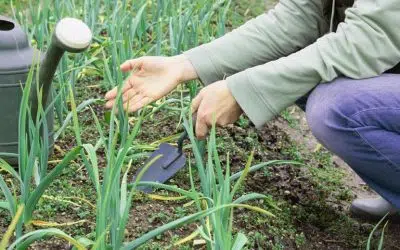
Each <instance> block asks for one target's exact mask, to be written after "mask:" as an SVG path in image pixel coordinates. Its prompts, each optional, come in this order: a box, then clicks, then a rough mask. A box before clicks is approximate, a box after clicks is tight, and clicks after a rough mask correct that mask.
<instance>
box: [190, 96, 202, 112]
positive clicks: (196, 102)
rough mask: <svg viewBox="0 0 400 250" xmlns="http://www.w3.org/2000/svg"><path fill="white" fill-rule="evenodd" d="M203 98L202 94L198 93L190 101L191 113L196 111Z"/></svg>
mask: <svg viewBox="0 0 400 250" xmlns="http://www.w3.org/2000/svg"><path fill="white" fill-rule="evenodd" d="M202 100H203V95H202V94H201V93H200V94H198V95H197V96H196V97H195V98H194V99H193V101H192V107H191V109H192V113H196V111H197V110H198V109H199V106H200V103H201V101H202Z"/></svg>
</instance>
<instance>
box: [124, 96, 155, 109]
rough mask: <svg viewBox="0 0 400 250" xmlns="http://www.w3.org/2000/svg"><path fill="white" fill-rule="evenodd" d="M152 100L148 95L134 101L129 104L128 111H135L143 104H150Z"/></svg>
mask: <svg viewBox="0 0 400 250" xmlns="http://www.w3.org/2000/svg"><path fill="white" fill-rule="evenodd" d="M151 102H152V99H151V98H149V97H147V96H146V97H143V98H142V99H140V100H138V101H136V102H135V103H132V105H129V109H128V111H129V112H136V111H138V110H139V109H141V108H143V107H144V106H146V105H148V104H150V103H151Z"/></svg>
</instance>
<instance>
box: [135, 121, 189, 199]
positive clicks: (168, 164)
mask: <svg viewBox="0 0 400 250" xmlns="http://www.w3.org/2000/svg"><path fill="white" fill-rule="evenodd" d="M194 120H195V119H194ZM187 139H189V136H188V132H187V131H186V129H185V131H184V132H183V133H182V135H181V136H180V137H179V139H178V141H177V144H178V146H177V147H174V146H172V145H171V144H168V143H162V144H160V146H159V148H158V149H157V150H156V151H154V152H153V153H152V154H151V156H150V157H149V159H148V160H147V161H146V163H145V164H144V166H146V164H147V163H148V162H150V161H152V160H153V159H154V158H156V157H157V156H159V155H161V157H160V158H159V159H157V160H156V161H155V162H154V163H153V164H152V165H151V166H150V167H149V168H148V169H147V170H146V172H145V173H144V174H143V176H142V178H141V179H140V181H149V182H158V183H165V182H166V181H167V180H169V179H170V178H172V177H173V176H174V175H175V174H176V173H177V172H178V171H179V170H180V169H182V168H183V167H184V166H185V163H186V156H185V154H184V153H183V143H184V141H185V140H187ZM142 169H143V168H141V169H139V170H138V171H137V172H136V174H135V176H134V178H133V181H135V180H136V177H137V176H138V174H139V173H140V172H141V171H142ZM137 189H138V190H141V191H143V192H145V193H150V192H151V191H152V188H151V187H145V186H139V187H137Z"/></svg>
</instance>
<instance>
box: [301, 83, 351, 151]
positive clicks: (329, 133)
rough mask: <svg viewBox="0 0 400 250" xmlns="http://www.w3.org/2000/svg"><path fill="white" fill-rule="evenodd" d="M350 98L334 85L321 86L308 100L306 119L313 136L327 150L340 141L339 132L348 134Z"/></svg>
mask: <svg viewBox="0 0 400 250" xmlns="http://www.w3.org/2000/svg"><path fill="white" fill-rule="evenodd" d="M352 107H353V105H352V98H351V97H350V96H349V94H347V93H346V92H345V91H343V88H341V89H339V90H338V89H335V85H334V83H332V85H331V84H321V85H319V86H318V87H317V88H315V89H314V91H313V92H312V93H311V95H310V96H309V98H308V101H307V107H306V117H307V122H308V125H309V127H310V129H311V131H312V133H313V135H314V136H315V137H316V138H317V139H318V140H319V141H320V142H321V143H322V144H324V146H325V147H327V148H328V149H329V148H330V147H331V146H330V145H331V144H332V142H334V141H337V140H340V138H338V136H339V137H340V135H341V132H345V131H346V132H348V130H349V128H348V126H347V125H348V122H349V121H348V119H349V116H350V114H351V113H352V109H353V108H352Z"/></svg>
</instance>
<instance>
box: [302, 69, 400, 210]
mask: <svg viewBox="0 0 400 250" xmlns="http://www.w3.org/2000/svg"><path fill="white" fill-rule="evenodd" d="M306 115H307V120H308V123H309V126H310V128H311V130H312V132H313V134H314V135H315V136H316V138H317V139H318V140H319V141H320V142H321V143H322V144H323V145H324V146H325V147H327V148H328V149H329V150H330V151H332V152H333V153H335V154H337V155H338V156H340V157H341V158H342V159H343V160H345V161H346V162H347V163H348V164H349V165H350V166H351V167H352V168H353V169H354V170H355V171H356V172H357V173H358V174H359V175H360V176H361V177H363V178H364V179H365V180H366V182H367V183H368V184H370V185H371V186H372V187H373V188H374V189H376V190H377V191H378V192H379V193H380V194H381V195H383V196H386V198H388V199H391V201H392V202H394V203H396V204H398V205H399V206H400V75H394V74H384V75H382V76H379V77H375V78H369V79H363V80H352V79H348V78H339V79H337V80H335V81H333V82H332V83H326V84H320V85H319V86H318V87H317V88H316V89H314V90H313V92H312V93H311V95H310V96H309V98H308V101H307V107H306ZM396 194H399V195H398V196H397V195H396ZM388 196H390V197H388ZM393 197H394V198H393ZM396 197H398V200H397V201H393V199H397V198H396Z"/></svg>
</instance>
